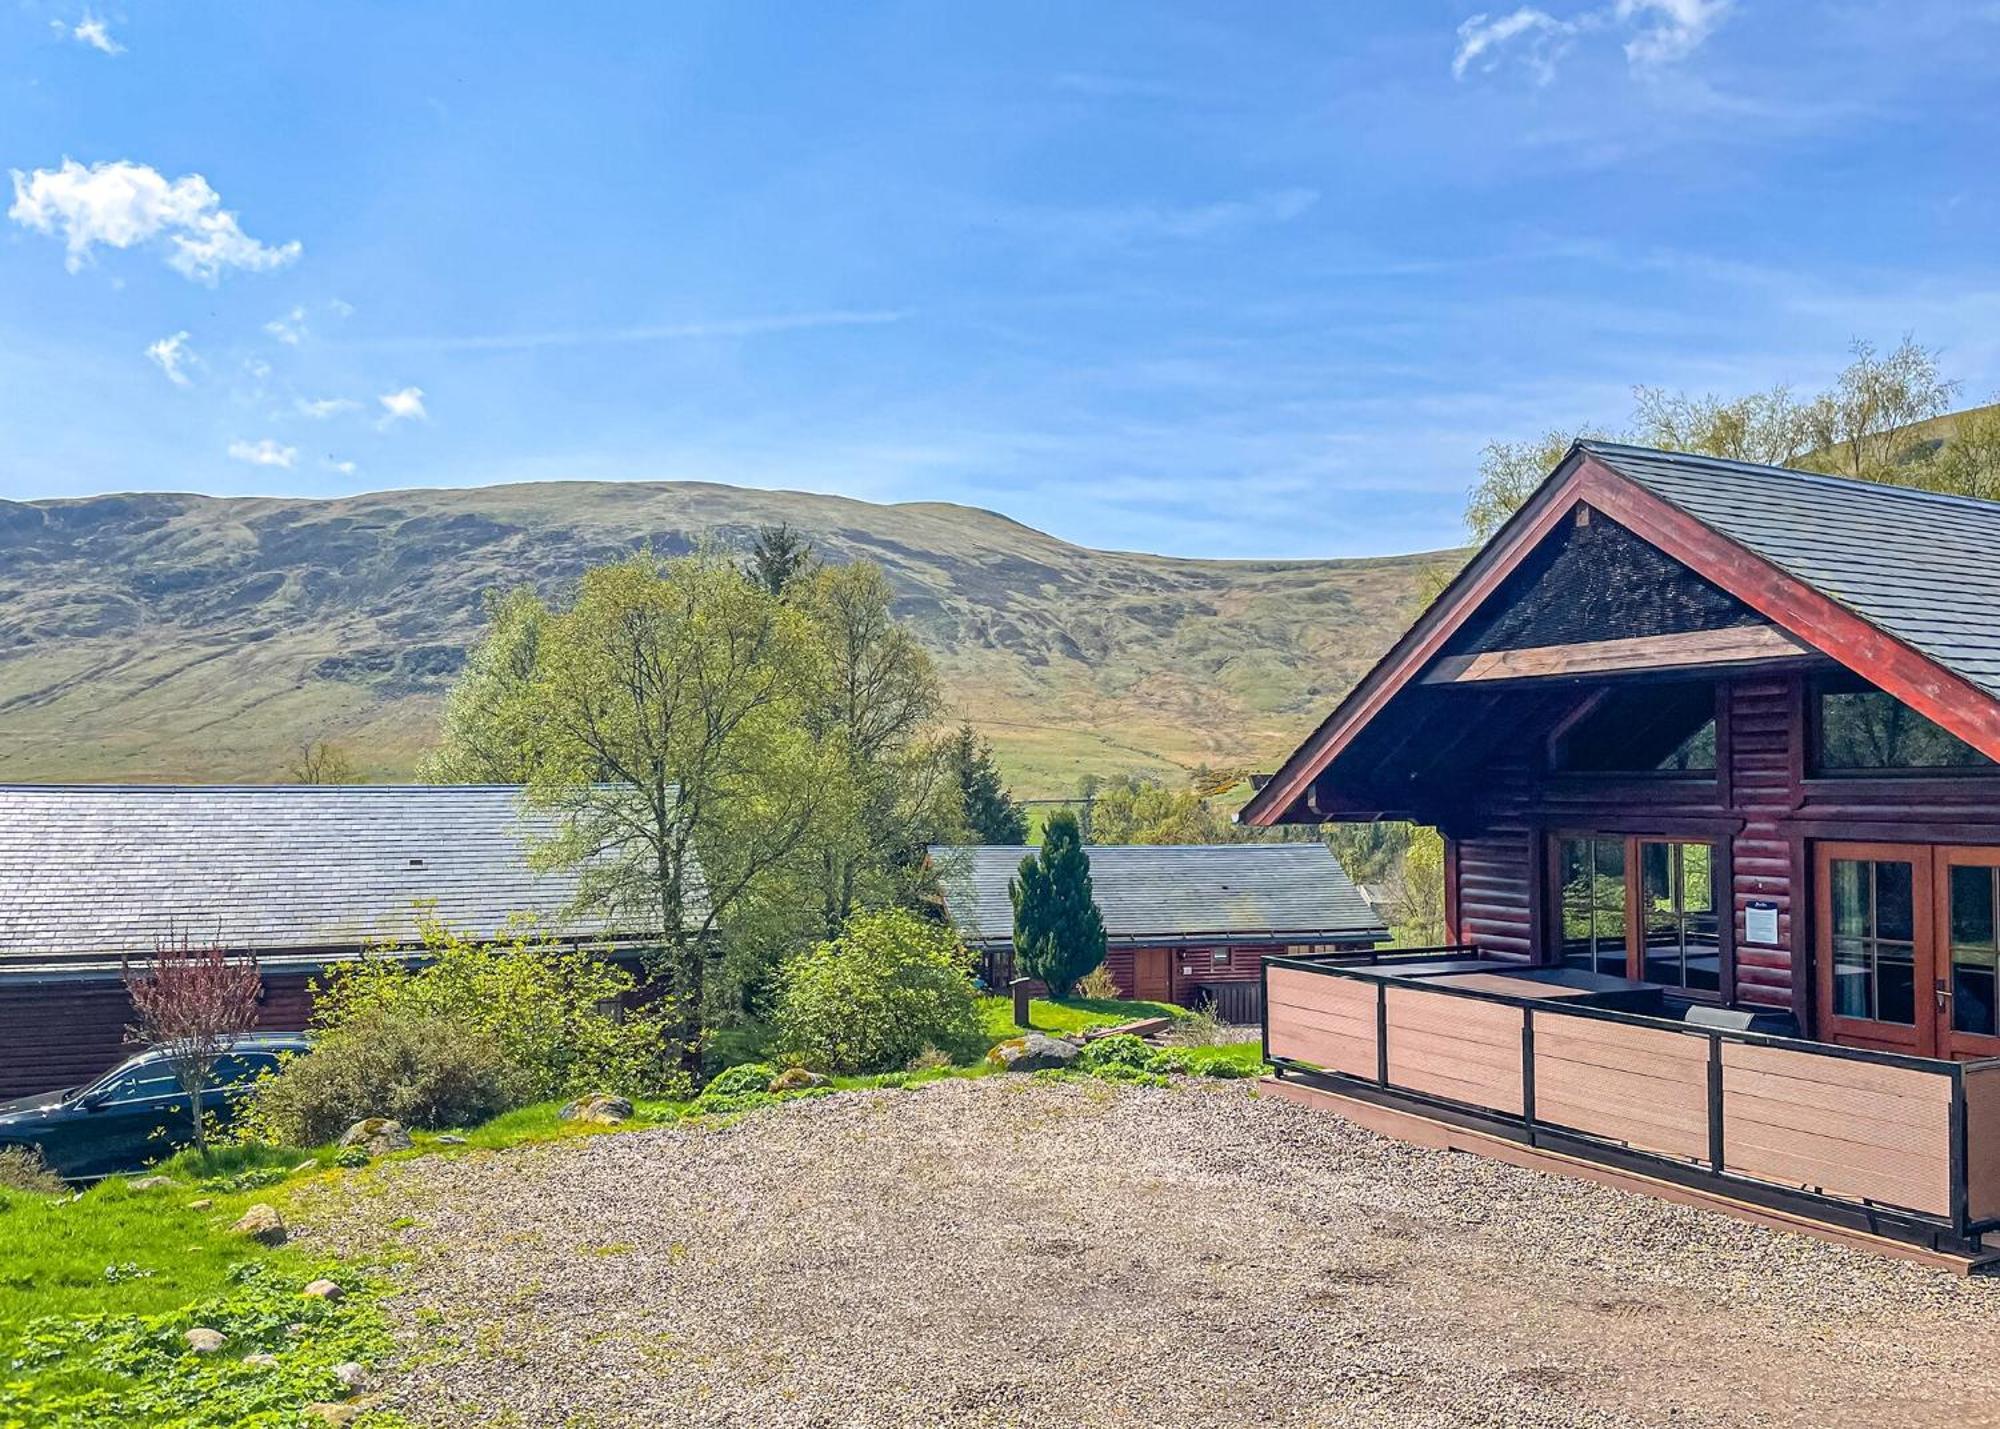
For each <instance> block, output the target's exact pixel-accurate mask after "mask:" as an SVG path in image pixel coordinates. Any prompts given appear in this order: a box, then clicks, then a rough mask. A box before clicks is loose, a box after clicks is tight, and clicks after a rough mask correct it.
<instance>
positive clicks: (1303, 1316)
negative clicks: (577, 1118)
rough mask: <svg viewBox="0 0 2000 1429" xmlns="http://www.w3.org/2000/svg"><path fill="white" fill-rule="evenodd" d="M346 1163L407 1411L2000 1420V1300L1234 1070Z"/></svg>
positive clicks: (505, 1416) (324, 1231) (479, 1415)
mask: <svg viewBox="0 0 2000 1429" xmlns="http://www.w3.org/2000/svg"><path fill="white" fill-rule="evenodd" d="M352 1179H354V1178H350V1180H352ZM364 1184H370V1185H372V1188H373V1189H372V1190H371V1192H370V1193H368V1194H367V1195H365V1196H363V1197H359V1198H357V1199H354V1200H352V1201H349V1202H347V1203H346V1204H344V1205H340V1206H336V1205H333V1204H328V1205H325V1206H322V1207H320V1208H319V1210H318V1213H317V1216H316V1224H314V1226H313V1228H312V1230H311V1232H310V1233H311V1234H313V1235H316V1236H318V1237H321V1238H322V1239H331V1240H332V1241H333V1242H335V1243H336V1244H337V1245H339V1246H340V1248H341V1249H343V1250H346V1251H348V1252H351V1253H352V1252H365V1251H367V1250H368V1249H370V1248H371V1247H379V1246H381V1245H382V1244H383V1243H385V1242H389V1243H395V1244H399V1245H400V1246H401V1248H402V1249H403V1250H404V1251H405V1252H407V1256H408V1258H407V1259H406V1260H405V1261H404V1262H403V1263H402V1266H401V1269H400V1270H399V1271H398V1273H399V1274H400V1275H402V1276H403V1277H404V1278H405V1280H406V1282H407V1290H406V1293H404V1294H403V1295H401V1296H400V1297H398V1299H397V1301H396V1302H395V1303H396V1306H397V1315H398V1317H399V1319H400V1321H401V1324H402V1330H403V1334H404V1335H405V1337H406V1340H407V1343H408V1345H409V1349H410V1354H409V1358H408V1363H407V1365H406V1366H405V1367H404V1368H403V1369H402V1370H401V1371H400V1372H398V1373H397V1374H396V1375H395V1376H394V1377H393V1378H392V1381H391V1386H392V1387H391V1398H392V1400H393V1401H394V1403H395V1404H396V1405H397V1406H398V1407H399V1408H401V1409H403V1410H404V1411H405V1412H406V1413H408V1414H410V1415H411V1416H412V1417H413V1418H415V1419H416V1420H418V1421H419V1422H421V1423H426V1424H451V1425H460V1424H463V1425H471V1424H511V1423H519V1424H525V1425H567V1426H579V1429H580V1426H604V1427H605V1429H609V1426H618V1425H627V1424H647V1425H653V1424H658V1425H741V1426H789V1425H828V1426H832V1425H878V1424H880V1425H891V1424H893V1425H936V1424H947V1423H948V1424H952V1425H987V1424H996V1425H997V1424H1023V1425H1042V1424H1047V1425H1179V1424H1194V1423H1197V1422H1200V1423H1203V1424H1205V1425H1209V1426H1214V1425H1236V1424H1269V1425H1299V1426H1305V1425H1381V1424H1391V1423H1393V1424H1397V1425H1401V1426H1420V1425H1459V1424H1492V1425H1524V1426H1525V1425H1571V1424H1585V1425H1606V1424H1659V1423H1672V1424H1680V1425H1711V1424H1728V1425H1737V1424H1848V1423H1852V1424H1864V1423H1865V1424H1880V1423H1884V1422H1888V1423H1899V1424H1912V1425H1914V1424H1956V1425H1972V1424H1996V1423H2000V1408H1996V1407H2000V1285H1997V1284H1994V1283H1991V1282H1984V1281H1972V1282H1967V1281H1962V1280H1958V1279H1956V1278H1953V1277H1951V1276H1949V1275H1946V1274H1944V1273H1941V1272H1938V1271H1934V1270H1929V1269H1925V1268H1921V1267H1917V1266H1912V1265H1906V1264H1902V1263H1898V1262H1891V1261H1882V1260H1876V1259H1874V1258H1872V1257H1867V1256H1863V1255H1860V1254H1858V1253H1854V1252H1849V1251H1843V1250H1839V1249H1834V1248H1830V1247H1828V1246H1825V1245H1822V1244H1820V1243H1819V1242H1817V1241H1813V1240H1808V1239H1806V1238H1804V1237H1800V1236H1794V1235H1789V1234H1786V1233H1782V1232H1777V1231H1767V1230H1761V1229H1758V1228H1755V1227H1751V1226H1746V1225H1742V1224H1739V1223H1737V1222H1735V1221H1732V1220H1729V1219H1726V1218H1724V1217H1721V1216H1717V1215H1711V1214H1708V1213H1705V1212H1700V1211H1694V1210H1690V1209H1685V1208H1681V1207H1676V1206H1669V1205H1664V1204H1661V1203H1658V1202H1654V1201H1651V1200H1646V1199H1641V1198H1635V1197H1631V1196H1627V1195H1625V1194H1623V1193H1621V1192H1616V1191H1612V1190H1608V1189H1605V1188H1602V1187H1597V1186H1591V1185H1585V1184H1582V1183H1575V1182H1568V1181H1564V1180H1561V1179H1558V1178H1555V1177H1552V1176H1547V1175H1542V1174H1537V1173H1534V1172H1529V1171H1523V1170H1518V1169H1516V1168H1513V1167H1509V1166H1504V1165H1499V1164H1496V1163H1493V1162H1488V1161H1483V1160H1479V1159H1477V1158H1474V1157H1471V1156H1464V1155H1456V1154H1452V1153H1448V1152H1436V1151H1425V1150H1419V1149H1415V1148H1411V1147H1405V1146H1402V1145H1400V1144H1398V1143H1395V1142H1391V1141H1386V1140H1383V1139H1380V1138H1378V1137H1376V1136H1374V1135H1372V1134H1371V1133H1369V1132H1366V1131H1363V1130H1361V1129H1359V1128H1357V1127H1355V1126H1352V1125H1350V1124H1349V1123H1347V1122H1345V1121H1343V1120H1341V1119H1340V1118H1339V1117H1337V1116H1335V1115H1332V1114H1331V1113H1328V1112H1324V1111H1318V1110H1311V1109H1307V1108H1303V1107H1298V1106H1293V1105H1290V1104H1288V1103H1285V1102H1279V1101H1271V1100H1257V1099H1253V1098H1252V1097H1251V1096H1250V1095H1249V1092H1248V1088H1247V1087H1246V1086H1244V1085H1243V1084H1234V1085H1215V1084H1179V1085H1176V1086H1175V1087H1173V1088H1172V1089H1168V1090H1159V1089H1152V1088H1129V1087H1128V1088H1115V1087H1112V1086H1108V1085H1104V1084H1100V1083H1069V1084H1051V1083H1045V1082H1031V1081H1029V1080H1027V1079H1024V1078H1003V1077H989V1078H985V1079H981V1080H976V1081H947V1082H940V1083H935V1084H933V1085H930V1086H927V1087H925V1088H923V1089H921V1090H918V1091H910V1092H872V1093H851V1094H844V1095H840V1096H835V1097H828V1098H822V1099H816V1100H808V1101H802V1102H796V1103H792V1104H789V1105H786V1106H784V1107H781V1108H777V1109H773V1110H768V1111H764V1112H760V1113H756V1114H753V1115H751V1116H749V1117H747V1118H745V1119H743V1120H741V1121H739V1122H738V1123H736V1124H735V1125H733V1126H729V1127H726V1128H723V1129H719V1130H700V1129H681V1128H672V1129H659V1130H648V1131H641V1132H634V1133H628V1134H622V1135H616V1136H605V1137H598V1138H594V1139H590V1140H583V1141H576V1142H570V1143H567V1144H554V1145H546V1146H541V1147H533V1148H525V1149H521V1150H517V1151H512V1152H504V1153H486V1154H481V1155H477V1156H471V1157H460V1158H458V1159H445V1158H442V1157H431V1158H425V1159H421V1160H416V1161H410V1162H404V1163H400V1164H397V1165H393V1166H389V1167H385V1168H383V1170H382V1172H381V1173H380V1174H379V1175H378V1176H375V1177H370V1178H364Z"/></svg>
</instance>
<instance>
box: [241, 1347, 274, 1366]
mask: <svg viewBox="0 0 2000 1429" xmlns="http://www.w3.org/2000/svg"><path fill="white" fill-rule="evenodd" d="M243 1363H245V1364H247V1365H255V1366H257V1368H258V1369H276V1368H277V1367H278V1357H277V1356H276V1355H273V1354H266V1353H264V1352H262V1351H259V1352H258V1353H257V1354H254V1355H245V1356H243Z"/></svg>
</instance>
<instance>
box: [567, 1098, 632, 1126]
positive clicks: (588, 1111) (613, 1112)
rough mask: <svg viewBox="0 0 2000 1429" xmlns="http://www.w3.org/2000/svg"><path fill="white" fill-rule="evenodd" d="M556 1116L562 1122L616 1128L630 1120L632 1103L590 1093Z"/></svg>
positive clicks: (623, 1099) (622, 1099)
mask: <svg viewBox="0 0 2000 1429" xmlns="http://www.w3.org/2000/svg"><path fill="white" fill-rule="evenodd" d="M557 1115H558V1116H559V1117H560V1118H561V1119H562V1120H563V1121H580V1122H583V1123H584V1124H585V1125H587V1126H616V1125H618V1123H619V1122H621V1121H630V1120H631V1119H632V1103H631V1102H629V1101H627V1100H626V1099H625V1098H624V1097H614V1096H610V1095H608V1094H607V1093H604V1092H592V1093H591V1094H590V1095H589V1096H587V1097H578V1098H577V1099H576V1100H575V1101H573V1102H571V1103H570V1104H569V1105H568V1106H566V1107H564V1108H563V1109H562V1110H561V1111H560V1112H558V1113H557Z"/></svg>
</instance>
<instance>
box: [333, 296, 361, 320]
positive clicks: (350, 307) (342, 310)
mask: <svg viewBox="0 0 2000 1429" xmlns="http://www.w3.org/2000/svg"><path fill="white" fill-rule="evenodd" d="M326 307H327V311H328V312H330V313H332V314H334V315H335V316H336V317H343V318H351V317H353V316H354V304H352V303H350V302H348V301H347V299H345V298H328V299H327V301H326Z"/></svg>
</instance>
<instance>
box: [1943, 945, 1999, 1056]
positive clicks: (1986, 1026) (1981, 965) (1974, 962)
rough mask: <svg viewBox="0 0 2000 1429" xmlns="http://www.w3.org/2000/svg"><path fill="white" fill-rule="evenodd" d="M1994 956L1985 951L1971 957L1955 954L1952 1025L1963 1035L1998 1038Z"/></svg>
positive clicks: (1952, 987) (1952, 978)
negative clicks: (1995, 1026) (1970, 1033)
mask: <svg viewBox="0 0 2000 1429" xmlns="http://www.w3.org/2000/svg"><path fill="white" fill-rule="evenodd" d="M1993 991H1994V977H1993V954H1992V953H1991V952H1989V951H1982V952H1980V953H1978V954H1975V955H1974V956H1973V957H1971V958H1963V957H1962V955H1961V954H1959V953H1957V952H1954V953H1953V954H1952V960H1951V1025H1952V1027H1953V1029H1954V1030H1956V1031H1959V1032H1977V1033H1981V1034H1982V1035H1984V1036H1988V1037H1991V1036H1992V1035H1994V1031H1995V1028H1994V1025H1993Z"/></svg>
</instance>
